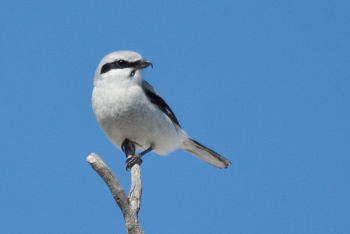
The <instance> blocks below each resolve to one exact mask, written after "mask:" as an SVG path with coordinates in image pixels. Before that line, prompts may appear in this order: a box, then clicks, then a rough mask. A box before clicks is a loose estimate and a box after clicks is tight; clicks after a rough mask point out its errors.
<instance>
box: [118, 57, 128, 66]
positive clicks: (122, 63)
mask: <svg viewBox="0 0 350 234" xmlns="http://www.w3.org/2000/svg"><path fill="white" fill-rule="evenodd" d="M116 63H117V64H118V65H119V66H122V65H125V64H126V62H125V61H124V60H122V59H119V60H117V61H116Z"/></svg>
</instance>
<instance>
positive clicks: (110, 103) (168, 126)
mask: <svg viewBox="0 0 350 234" xmlns="http://www.w3.org/2000/svg"><path fill="white" fill-rule="evenodd" d="M92 107H93V111H94V113H95V116H96V118H97V121H98V123H99V124H100V126H101V127H102V129H103V130H104V132H105V133H106V135H107V136H108V138H109V139H110V140H111V141H112V143H113V144H114V145H116V146H117V147H119V148H120V146H121V144H122V142H123V141H124V139H126V138H127V139H129V140H131V141H134V142H136V143H137V149H138V150H144V149H146V148H148V147H149V146H151V145H153V147H154V151H155V152H157V153H158V154H167V153H168V152H170V151H173V150H175V149H177V148H178V147H179V146H180V145H181V143H182V140H183V139H184V138H185V136H186V133H185V132H184V131H183V130H182V129H181V128H180V127H178V126H177V125H174V124H173V123H172V121H171V120H170V119H169V118H168V117H167V116H166V115H165V114H164V113H163V112H161V111H160V110H159V109H157V108H156V107H155V106H154V105H153V104H152V103H150V102H149V100H148V99H147V97H146V96H145V94H144V92H143V90H142V87H141V86H140V85H139V84H138V83H136V82H134V81H132V80H130V79H127V80H112V79H106V80H104V81H101V82H100V83H99V84H98V85H96V86H95V87H94V89H93V93H92Z"/></svg>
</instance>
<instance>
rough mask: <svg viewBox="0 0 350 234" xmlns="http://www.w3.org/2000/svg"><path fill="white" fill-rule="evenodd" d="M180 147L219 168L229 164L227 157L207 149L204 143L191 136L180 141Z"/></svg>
mask: <svg viewBox="0 0 350 234" xmlns="http://www.w3.org/2000/svg"><path fill="white" fill-rule="evenodd" d="M181 148H182V149H184V150H186V151H188V152H190V153H191V154H193V155H195V156H197V157H198V158H200V159H202V160H204V161H206V162H207V163H209V164H211V165H213V166H216V167H219V168H227V167H228V165H230V164H231V162H230V161H229V160H228V159H226V158H224V157H223V156H221V155H220V154H218V153H216V152H214V151H213V150H211V149H208V148H207V147H205V146H204V145H202V144H200V143H198V142H197V141H195V140H193V139H191V138H187V139H186V140H185V141H184V142H183V143H182V146H181Z"/></svg>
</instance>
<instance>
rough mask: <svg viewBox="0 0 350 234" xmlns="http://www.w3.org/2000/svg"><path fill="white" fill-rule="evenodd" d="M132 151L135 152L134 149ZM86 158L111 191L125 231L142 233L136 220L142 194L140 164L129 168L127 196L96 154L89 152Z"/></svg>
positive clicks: (129, 233)
mask: <svg viewBox="0 0 350 234" xmlns="http://www.w3.org/2000/svg"><path fill="white" fill-rule="evenodd" d="M132 153H133V154H135V151H134V152H132ZM86 160H87V161H88V163H90V165H91V167H92V168H93V169H94V170H95V171H96V172H97V173H98V174H99V175H100V176H101V178H102V179H103V180H104V182H105V183H106V184H107V186H108V188H109V190H110V191H111V193H112V196H113V198H114V200H115V201H116V203H117V204H118V206H119V208H120V210H121V211H122V213H123V216H124V221H125V225H126V229H127V233H128V234H144V232H143V230H142V228H141V226H140V224H139V221H138V213H139V210H140V204H141V195H142V183H141V171H140V165H139V164H135V165H134V166H133V167H132V168H131V187H130V193H129V197H127V196H126V193H125V191H124V189H123V187H122V186H121V185H120V183H119V181H118V179H117V178H116V177H115V176H114V174H113V172H112V171H111V169H109V167H108V166H107V165H106V164H105V163H104V162H103V160H102V159H101V158H100V157H99V156H98V155H97V154H95V153H91V154H90V155H89V156H88V157H87V158H86Z"/></svg>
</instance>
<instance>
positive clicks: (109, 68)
mask: <svg viewBox="0 0 350 234" xmlns="http://www.w3.org/2000/svg"><path fill="white" fill-rule="evenodd" d="M148 66H152V67H153V64H152V63H151V62H150V61H148V60H144V59H142V56H141V55H140V54H139V53H137V52H134V51H129V50H121V51H116V52H113V53H110V54H108V55H106V56H105V57H104V58H103V59H102V60H101V62H100V64H99V65H98V67H97V70H96V72H95V82H96V80H103V79H105V78H119V79H135V80H141V79H142V78H141V74H142V72H141V71H142V69H144V68H146V67H148Z"/></svg>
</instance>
